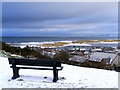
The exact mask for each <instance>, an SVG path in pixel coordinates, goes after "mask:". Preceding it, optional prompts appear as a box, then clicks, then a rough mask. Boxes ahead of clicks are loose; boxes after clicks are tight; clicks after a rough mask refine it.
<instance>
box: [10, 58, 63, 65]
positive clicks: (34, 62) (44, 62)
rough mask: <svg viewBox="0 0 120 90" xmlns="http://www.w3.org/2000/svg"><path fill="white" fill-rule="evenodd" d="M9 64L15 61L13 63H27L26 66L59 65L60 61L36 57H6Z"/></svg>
mask: <svg viewBox="0 0 120 90" xmlns="http://www.w3.org/2000/svg"><path fill="white" fill-rule="evenodd" d="M8 60H9V64H13V62H14V63H15V65H28V66H47V67H53V66H56V67H61V61H59V60H37V59H23V58H21V59H17V58H8Z"/></svg>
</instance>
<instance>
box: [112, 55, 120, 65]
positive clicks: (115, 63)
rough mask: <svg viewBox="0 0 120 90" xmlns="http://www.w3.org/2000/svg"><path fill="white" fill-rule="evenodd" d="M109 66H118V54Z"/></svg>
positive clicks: (119, 60)
mask: <svg viewBox="0 0 120 90" xmlns="http://www.w3.org/2000/svg"><path fill="white" fill-rule="evenodd" d="M111 66H120V53H118V54H117V56H116V57H115V58H114V59H113V61H112V62H111Z"/></svg>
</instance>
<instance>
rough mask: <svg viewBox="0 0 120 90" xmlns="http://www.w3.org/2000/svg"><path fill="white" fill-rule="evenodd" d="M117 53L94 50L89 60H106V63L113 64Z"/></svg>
mask: <svg viewBox="0 0 120 90" xmlns="http://www.w3.org/2000/svg"><path fill="white" fill-rule="evenodd" d="M116 55H117V54H113V53H104V52H92V53H91V54H90V56H89V59H88V60H89V61H95V62H103V61H104V62H105V63H106V64H111V62H112V61H113V59H114V58H115V57H116Z"/></svg>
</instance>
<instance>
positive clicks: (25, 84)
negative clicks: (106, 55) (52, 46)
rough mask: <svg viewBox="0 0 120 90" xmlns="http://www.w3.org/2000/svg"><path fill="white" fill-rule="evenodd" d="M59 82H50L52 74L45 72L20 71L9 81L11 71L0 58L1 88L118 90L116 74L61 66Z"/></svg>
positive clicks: (6, 63) (3, 59) (5, 59)
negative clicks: (17, 75) (108, 89)
mask: <svg viewBox="0 0 120 90" xmlns="http://www.w3.org/2000/svg"><path fill="white" fill-rule="evenodd" d="M62 66H63V67H64V68H63V70H62V71H59V73H58V74H59V80H58V82H57V83H53V82H52V78H53V72H52V71H47V70H46V71H45V70H30V69H29V70H28V69H27V70H25V69H21V70H20V77H19V78H18V79H16V80H11V77H12V69H11V68H10V67H9V64H8V59H7V58H3V57H0V73H1V74H0V89H1V88H118V73H117V72H115V71H107V70H101V69H92V68H84V67H77V66H72V65H66V64H62Z"/></svg>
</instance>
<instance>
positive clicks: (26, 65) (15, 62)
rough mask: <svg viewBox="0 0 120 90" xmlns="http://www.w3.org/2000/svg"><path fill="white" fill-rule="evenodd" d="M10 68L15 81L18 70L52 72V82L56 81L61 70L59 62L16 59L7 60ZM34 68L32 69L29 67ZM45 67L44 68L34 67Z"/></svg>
mask: <svg viewBox="0 0 120 90" xmlns="http://www.w3.org/2000/svg"><path fill="white" fill-rule="evenodd" d="M8 61H9V64H11V66H10V67H11V68H13V77H12V79H16V78H18V77H20V75H19V69H37V70H53V82H57V80H58V71H59V70H62V69H63V67H62V66H61V61H59V60H36V59H23V58H22V59H16V58H8ZM30 66H34V67H30ZM36 66H45V67H36Z"/></svg>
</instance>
